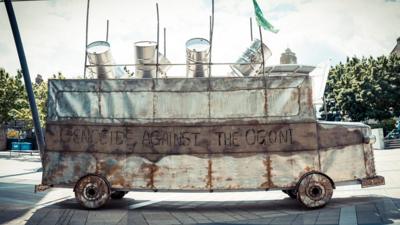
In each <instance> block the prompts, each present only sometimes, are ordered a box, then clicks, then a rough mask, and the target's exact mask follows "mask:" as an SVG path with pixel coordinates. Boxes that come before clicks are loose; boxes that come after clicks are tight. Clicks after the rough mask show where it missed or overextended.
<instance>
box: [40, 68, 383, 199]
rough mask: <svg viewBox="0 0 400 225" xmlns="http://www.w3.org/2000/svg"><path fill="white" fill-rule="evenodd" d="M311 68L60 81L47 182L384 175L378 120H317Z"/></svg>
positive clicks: (218, 183)
mask: <svg viewBox="0 0 400 225" xmlns="http://www.w3.org/2000/svg"><path fill="white" fill-rule="evenodd" d="M311 93H312V90H311V83H310V79H309V77H308V76H305V75H299V74H296V73H295V72H293V73H292V74H291V75H285V76H277V75H276V74H275V75H273V76H270V77H246V78H210V79H208V78H196V79H139V80H135V79H131V80H51V81H50V82H49V102H48V105H49V110H48V118H47V127H46V141H47V146H46V154H45V157H44V173H43V182H42V183H43V184H44V185H55V186H58V185H60V186H73V185H74V184H75V183H76V182H77V181H78V180H79V179H80V178H81V177H83V176H85V175H87V174H97V175H99V176H102V177H104V178H105V179H106V180H107V181H108V182H109V184H110V186H111V188H113V189H121V190H122V189H123V190H127V189H149V190H167V189H168V190H203V191H211V190H240V189H279V188H283V189H293V188H295V187H296V185H297V183H298V181H299V179H300V178H301V177H303V176H304V175H305V174H307V173H309V172H313V171H314V172H315V171H316V172H322V173H324V174H326V175H327V176H329V177H330V178H332V179H333V181H335V182H336V181H348V180H361V179H364V178H368V177H374V176H375V175H376V174H375V168H374V160H373V152H372V149H371V146H370V144H365V141H366V140H367V139H366V137H370V128H369V127H368V126H366V125H363V124H361V123H328V122H317V121H316V120H315V116H314V112H313V106H312V94H311Z"/></svg>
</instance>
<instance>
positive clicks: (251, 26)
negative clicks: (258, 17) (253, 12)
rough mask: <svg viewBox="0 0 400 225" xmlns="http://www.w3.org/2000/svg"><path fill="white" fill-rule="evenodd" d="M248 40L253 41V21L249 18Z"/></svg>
mask: <svg viewBox="0 0 400 225" xmlns="http://www.w3.org/2000/svg"><path fill="white" fill-rule="evenodd" d="M250 40H251V41H253V19H252V18H251V17H250Z"/></svg>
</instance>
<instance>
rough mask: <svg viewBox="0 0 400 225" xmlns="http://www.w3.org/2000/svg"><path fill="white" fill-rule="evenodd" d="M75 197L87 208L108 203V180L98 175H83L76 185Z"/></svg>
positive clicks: (94, 207)
mask: <svg viewBox="0 0 400 225" xmlns="http://www.w3.org/2000/svg"><path fill="white" fill-rule="evenodd" d="M74 191H75V198H76V200H77V201H78V202H79V203H80V204H81V205H82V206H83V207H85V208H89V209H96V208H99V207H101V206H103V205H104V204H106V203H107V201H108V199H109V198H110V187H109V185H108V183H107V181H106V180H105V179H104V178H102V177H100V176H96V175H87V176H85V177H82V178H81V179H80V180H79V181H78V182H77V183H76V185H75V189H74Z"/></svg>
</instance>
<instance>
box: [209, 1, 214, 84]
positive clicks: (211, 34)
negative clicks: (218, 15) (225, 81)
mask: <svg viewBox="0 0 400 225" xmlns="http://www.w3.org/2000/svg"><path fill="white" fill-rule="evenodd" d="M213 34H214V0H212V1H211V17H210V57H209V59H208V64H209V66H208V77H211V52H212V43H213Z"/></svg>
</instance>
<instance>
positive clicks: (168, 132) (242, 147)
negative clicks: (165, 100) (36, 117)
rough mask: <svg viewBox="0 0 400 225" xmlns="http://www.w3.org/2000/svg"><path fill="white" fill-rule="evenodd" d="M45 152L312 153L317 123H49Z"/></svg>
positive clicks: (146, 154)
mask: <svg viewBox="0 0 400 225" xmlns="http://www.w3.org/2000/svg"><path fill="white" fill-rule="evenodd" d="M46 139H47V150H48V151H65V152H67V151H73V152H99V153H117V154H121V153H124V154H125V153H126V154H129V153H135V154H140V155H141V156H142V157H147V158H148V160H150V161H153V162H154V161H158V160H160V159H161V158H162V157H164V156H166V155H176V154H182V155H184V154H221V153H224V154H225V153H244V154H243V155H242V157H247V156H250V155H253V154H256V153H259V152H280V151H289V152H291V151H310V150H315V149H317V147H318V145H317V133H316V126H315V123H294V124H255V125H247V124H243V125H216V124H209V125H208V124H202V125H201V124H199V125H196V126H171V125H165V126H155V125H153V126H115V125H71V124H64V125H60V124H48V125H47V127H46Z"/></svg>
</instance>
